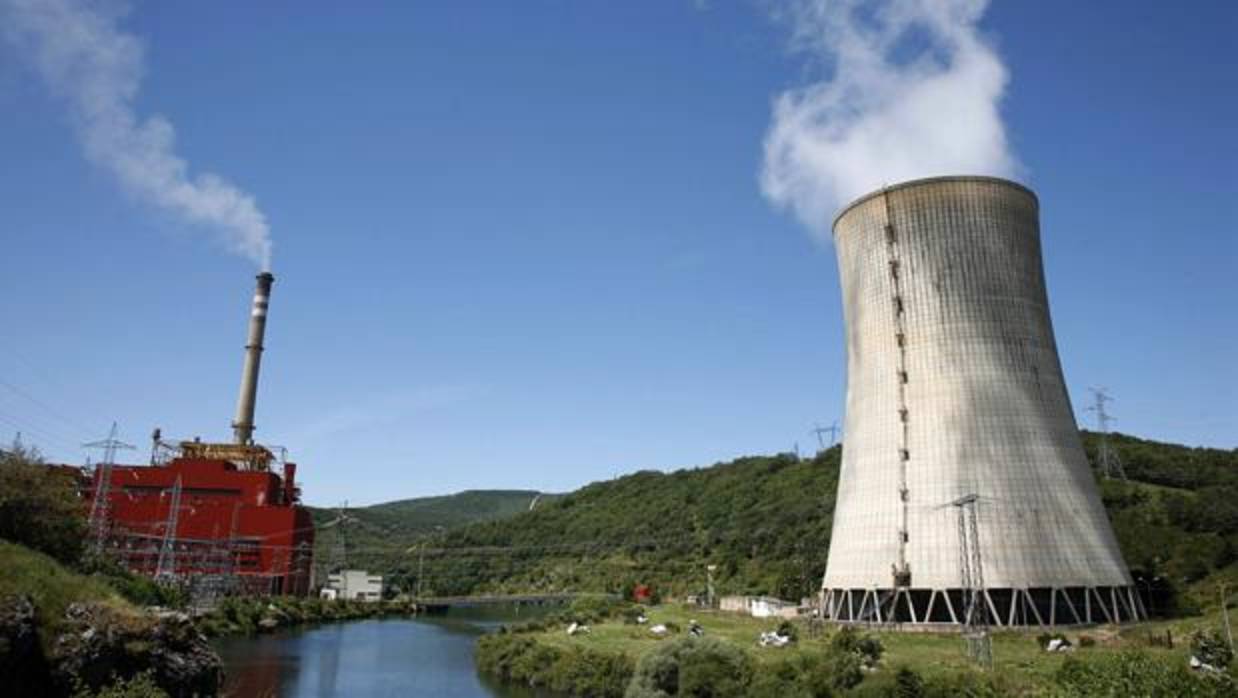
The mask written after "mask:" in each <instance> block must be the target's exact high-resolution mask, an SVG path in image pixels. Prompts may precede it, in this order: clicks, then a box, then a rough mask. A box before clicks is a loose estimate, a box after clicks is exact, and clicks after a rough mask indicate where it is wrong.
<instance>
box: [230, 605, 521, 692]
mask: <svg viewBox="0 0 1238 698" xmlns="http://www.w3.org/2000/svg"><path fill="white" fill-rule="evenodd" d="M524 612H525V613H526V614H527V613H528V611H527V610H526V611H524ZM526 617H527V615H526ZM514 618H515V615H514V612H513V610H512V609H485V610H481V609H467V608H466V609H452V610H451V611H450V612H448V613H447V614H446V615H443V616H431V617H419V618H412V619H410V618H390V619H371V620H358V621H347V622H342V623H332V624H328V625H319V626H314V627H310V628H306V629H301V630H289V631H285V632H279V633H272V634H270V635H258V636H255V637H233V638H223V639H220V640H218V641H216V642H215V647H216V649H217V650H218V651H219V654H220V656H221V657H222V658H223V661H224V670H225V671H226V672H227V683H226V685H225V695H227V696H232V697H234V698H241V697H244V698H250V697H251V696H256V697H261V698H283V697H285V696H287V697H293V696H295V697H296V698H309V697H311V696H313V697H318V696H445V697H451V698H475V697H478V696H482V697H493V696H498V697H501V698H535V697H536V696H537V695H538V694H537V693H534V692H531V691H529V690H527V689H521V688H515V687H509V686H502V685H500V684H497V683H495V682H493V681H491V680H489V679H488V678H486V677H482V676H479V675H478V673H477V670H476V668H475V667H474V665H473V647H474V644H475V643H476V641H477V638H478V637H480V636H481V635H482V634H483V633H486V632H490V631H493V630H494V629H495V628H497V627H498V625H499V624H500V623H501V622H503V621H505V620H511V619H514Z"/></svg>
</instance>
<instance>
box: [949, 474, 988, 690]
mask: <svg viewBox="0 0 1238 698" xmlns="http://www.w3.org/2000/svg"><path fill="white" fill-rule="evenodd" d="M978 499H979V497H977V496H976V495H974V494H969V495H966V496H963V497H959V498H958V499H956V500H954V501H953V502H951V503H950V506H952V507H954V508H955V509H956V510H958V527H959V583H960V584H961V585H962V589H963V619H962V630H963V641H964V643H965V644H966V648H967V656H969V657H971V658H972V659H973V660H975V661H976V662H977V663H979V664H981V665H983V666H986V667H988V666H992V665H993V645H992V641H991V640H990V638H989V612H988V609H986V608H985V593H984V565H983V563H982V561H981V558H980V527H979V524H978V522H977V520H976V502H977V500H978Z"/></svg>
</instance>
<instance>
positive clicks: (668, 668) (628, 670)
mask: <svg viewBox="0 0 1238 698" xmlns="http://www.w3.org/2000/svg"><path fill="white" fill-rule="evenodd" d="M638 612H639V611H633V610H631V609H630V608H625V607H617V608H614V609H607V610H604V611H603V612H597V610H596V609H594V610H592V611H590V610H588V609H580V608H574V609H571V610H569V611H568V612H566V613H564V614H560V615H558V616H556V617H553V618H548V619H546V620H545V621H542V622H539V623H532V624H526V625H523V626H512V627H509V628H507V629H506V630H505V631H504V632H501V633H498V634H493V635H488V636H485V637H483V638H481V639H480V640H479V642H478V650H477V663H478V668H479V670H481V671H483V672H485V673H486V674H488V675H491V676H494V677H495V678H497V679H501V680H503V681H508V682H512V683H515V684H519V685H525V686H537V687H544V688H547V689H549V690H552V691H556V692H562V693H567V694H570V695H590V696H613V697H615V698H618V697H620V696H625V695H626V696H628V698H644V697H645V696H650V697H652V696H659V697H661V696H674V695H683V694H692V695H697V694H701V693H700V691H702V690H704V691H706V692H707V693H708V695H712V696H716V697H717V698H722V697H724V696H736V697H737V698H738V697H740V696H743V697H745V698H747V697H751V698H762V697H764V696H770V697H774V696H777V697H779V698H782V697H788V696H790V697H794V696H821V695H856V696H907V697H914V696H933V697H936V696H943V697H944V696H956V695H975V696H1088V695H1141V696H1157V697H1161V696H1163V697H1165V698H1169V697H1171V696H1172V697H1175V698H1176V697H1178V696H1198V697H1201V698H1204V697H1208V698H1212V697H1216V698H1220V696H1232V695H1235V694H1236V692H1238V683H1236V682H1235V668H1234V667H1233V666H1231V667H1230V669H1229V673H1225V672H1219V673H1212V672H1207V671H1195V670H1191V669H1190V668H1188V661H1189V657H1190V654H1191V653H1192V652H1193V651H1194V652H1196V653H1197V652H1198V649H1195V650H1193V649H1192V647H1191V636H1192V634H1193V633H1195V632H1197V631H1215V630H1216V629H1218V628H1219V627H1220V618H1219V616H1205V617H1201V618H1194V619H1187V620H1181V621H1172V622H1159V623H1145V624H1140V625H1138V626H1132V627H1123V628H1118V627H1114V626H1099V627H1094V628H1088V629H1085V630H1082V631H1079V632H1074V631H1071V632H1067V633H1065V635H1064V637H1065V639H1067V640H1068V641H1069V642H1070V643H1071V647H1072V650H1071V651H1066V652H1046V651H1045V650H1044V648H1043V646H1042V644H1043V642H1044V641H1045V640H1046V639H1047V638H1043V637H1038V634H1036V633H1000V634H996V635H994V636H993V656H994V666H993V669H992V670H988V671H985V670H981V669H979V668H977V667H975V666H974V665H973V664H971V663H970V662H969V661H968V660H967V658H966V657H965V656H964V655H963V652H962V641H961V640H960V638H959V637H958V636H957V635H948V634H929V633H897V632H868V631H860V632H857V631H850V630H840V629H837V628H827V627H819V628H814V627H811V626H809V625H808V624H807V623H804V622H800V621H797V622H795V623H792V624H790V625H788V626H783V627H782V632H783V634H784V635H783V636H784V637H786V636H794V641H792V642H789V643H788V644H787V645H786V646H783V647H774V646H765V647H763V646H759V645H758V639H759V638H760V637H761V634H762V633H776V632H778V631H779V627H780V625H782V621H779V620H774V619H769V620H765V619H756V618H751V617H747V616H741V615H737V614H730V613H723V612H719V611H709V610H704V609H700V608H695V607H683V606H671V605H665V606H657V607H652V608H648V609H645V610H644V613H645V622H643V623H638V622H636V616H635V613H638ZM693 621H695V622H696V623H697V624H698V625H699V626H700V627H701V629H702V632H703V636H702V637H694V636H692V635H691V634H690V633H689V628H690V627H692V623H693ZM572 622H575V623H577V631H576V632H575V633H574V634H569V633H568V632H567V628H568V627H570V623H572ZM581 624H584V625H585V626H587V628H588V630H587V631H581V630H580V629H579V628H580V625H581ZM658 626H661V627H662V628H665V629H666V632H665V633H664V634H662V635H658V634H655V632H654V631H653V629H654V628H655V627H658ZM1167 633H1168V636H1169V637H1172V638H1173V642H1174V645H1173V647H1172V648H1170V647H1166V646H1164V645H1165V638H1166V636H1167ZM1214 637H1215V635H1214Z"/></svg>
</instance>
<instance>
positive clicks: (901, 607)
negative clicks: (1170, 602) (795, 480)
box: [821, 586, 1148, 628]
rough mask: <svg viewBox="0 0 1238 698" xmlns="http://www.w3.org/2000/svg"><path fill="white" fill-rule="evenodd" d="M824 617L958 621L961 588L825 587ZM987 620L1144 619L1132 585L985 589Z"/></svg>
mask: <svg viewBox="0 0 1238 698" xmlns="http://www.w3.org/2000/svg"><path fill="white" fill-rule="evenodd" d="M822 593H823V598H822V604H821V608H822V609H823V612H824V618H825V619H826V620H832V621H835V622H838V623H866V624H867V623H879V624H889V625H895V626H899V625H907V626H912V627H941V628H948V627H951V626H958V625H959V624H960V620H961V619H962V617H963V608H964V606H963V604H964V601H963V599H964V590H963V589H914V588H911V589H826V590H824V591H823V592H822ZM984 597H985V605H986V606H987V609H986V615H987V621H988V624H989V625H990V626H991V627H994V628H1055V627H1064V626H1072V625H1096V624H1099V623H1130V622H1134V621H1138V620H1146V619H1147V617H1148V614H1147V612H1146V611H1145V610H1144V607H1143V601H1142V600H1141V599H1140V598H1139V595H1138V594H1137V593H1136V592H1135V589H1134V587H1131V586H1120V587H1112V586H1111V587H1054V588H1048V587H1041V588H1034V589H986V590H985V591H984Z"/></svg>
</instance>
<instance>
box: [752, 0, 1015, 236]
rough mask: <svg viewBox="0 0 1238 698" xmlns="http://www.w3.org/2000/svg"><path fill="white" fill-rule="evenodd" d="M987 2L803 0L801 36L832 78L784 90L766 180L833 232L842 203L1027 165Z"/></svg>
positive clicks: (797, 40)
mask: <svg viewBox="0 0 1238 698" xmlns="http://www.w3.org/2000/svg"><path fill="white" fill-rule="evenodd" d="M986 5H987V0H880V1H878V2H871V1H870V2H865V1H864V0H797V2H795V3H794V4H792V5H791V7H790V9H789V10H788V11H787V12H786V13H785V14H784V15H783V16H782V17H781V18H782V19H786V20H787V21H788V23H789V24H790V26H791V28H792V38H793V46H794V47H796V48H797V49H801V50H803V51H806V52H808V53H809V54H810V55H812V56H813V57H814V58H820V59H824V60H825V62H826V63H827V65H830V66H831V67H832V69H833V71H832V77H831V79H829V80H827V81H825V82H820V83H816V84H812V85H808V86H807V87H803V88H799V89H793V90H789V91H787V92H784V93H782V94H781V95H779V96H778V97H777V98H776V99H775V101H774V106H773V121H772V123H771V125H770V129H769V132H768V133H767V134H766V137H765V166H764V169H763V171H762V175H761V186H762V189H763V191H764V192H765V195H766V196H767V197H768V198H769V199H770V200H771V201H773V202H774V203H775V204H777V205H779V206H785V207H790V208H791V209H793V210H794V211H795V213H796V214H797V215H798V216H799V218H800V219H801V220H802V221H804V223H806V224H807V225H808V226H809V227H810V228H812V229H814V230H815V231H818V232H819V233H821V234H823V235H828V229H829V225H830V221H831V217H832V216H833V214H834V213H835V212H836V211H837V209H838V208H839V206H841V205H843V204H845V203H847V202H849V201H850V200H851V199H853V198H855V197H857V196H860V195H861V194H865V193H867V192H869V191H872V190H873V189H877V188H879V187H881V186H884V185H886V184H893V183H895V182H899V181H902V180H907V179H914V178H917V177H929V176H934V175H944V174H990V175H997V176H1002V177H1013V176H1015V175H1016V174H1018V173H1019V171H1020V170H1021V168H1020V166H1019V164H1018V161H1017V160H1016V158H1015V157H1014V155H1013V154H1012V153H1011V152H1010V147H1009V144H1008V143H1007V141H1006V132H1005V127H1004V126H1003V124H1002V120H1001V116H1000V114H999V113H998V105H999V102H1000V101H1001V98H1002V93H1003V91H1004V89H1005V86H1006V80H1007V74H1006V68H1005V66H1004V65H1003V64H1002V62H1001V59H1000V58H999V57H998V56H997V53H996V52H995V51H994V50H993V48H992V46H990V45H989V44H988V43H987V42H986V41H985V40H984V38H983V37H982V36H981V35H980V32H979V30H978V28H977V26H976V25H977V22H978V21H979V20H980V17H981V16H982V15H983V14H984V10H985V7H986Z"/></svg>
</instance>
